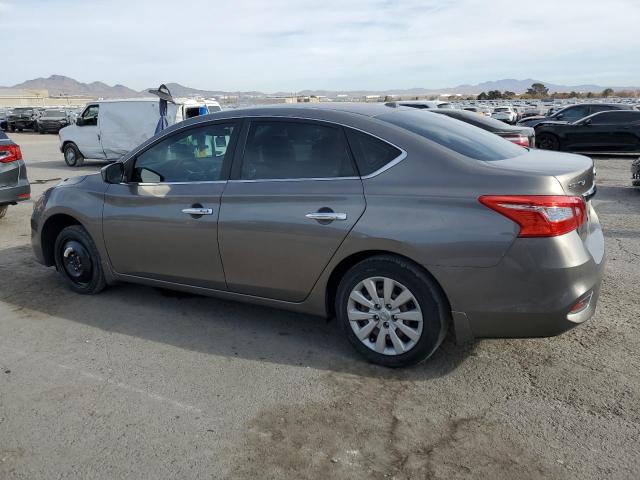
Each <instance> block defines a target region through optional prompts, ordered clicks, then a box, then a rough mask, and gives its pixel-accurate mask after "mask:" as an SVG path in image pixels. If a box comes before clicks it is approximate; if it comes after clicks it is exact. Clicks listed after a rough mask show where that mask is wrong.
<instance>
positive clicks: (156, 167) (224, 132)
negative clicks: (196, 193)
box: [131, 124, 235, 183]
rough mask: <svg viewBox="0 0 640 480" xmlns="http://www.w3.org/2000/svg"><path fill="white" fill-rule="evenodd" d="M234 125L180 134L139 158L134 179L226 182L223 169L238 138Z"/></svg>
mask: <svg viewBox="0 0 640 480" xmlns="http://www.w3.org/2000/svg"><path fill="white" fill-rule="evenodd" d="M234 130H235V126H234V125H233V124H215V125H206V126H203V127H196V128H191V129H188V130H184V131H182V132H179V133H176V134H175V135H172V136H170V137H168V138H165V139H164V140H162V141H161V142H159V143H157V144H155V145H154V146H152V147H151V148H149V149H148V150H145V151H144V152H143V153H141V154H140V155H138V157H137V158H136V160H135V164H134V168H133V174H132V178H131V180H132V181H133V182H138V183H171V182H210V181H218V180H224V179H223V178H222V171H223V170H222V167H223V163H224V160H225V157H227V149H228V147H229V143H230V141H231V138H232V136H233V135H234V133H235V132H234Z"/></svg>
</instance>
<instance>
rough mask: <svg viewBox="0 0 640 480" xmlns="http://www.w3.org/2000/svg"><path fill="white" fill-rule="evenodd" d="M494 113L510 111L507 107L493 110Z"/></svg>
mask: <svg viewBox="0 0 640 480" xmlns="http://www.w3.org/2000/svg"><path fill="white" fill-rule="evenodd" d="M493 111H494V112H509V111H510V110H509V109H508V108H507V107H498V108H494V109H493Z"/></svg>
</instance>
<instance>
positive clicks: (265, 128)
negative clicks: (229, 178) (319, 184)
mask: <svg viewBox="0 0 640 480" xmlns="http://www.w3.org/2000/svg"><path fill="white" fill-rule="evenodd" d="M355 175H356V172H355V168H354V166H353V162H352V160H351V156H350V155H349V150H348V148H347V145H346V142H345V138H344V134H343V133H342V130H341V129H340V128H336V127H333V126H328V125H323V124H319V123H312V122H286V121H257V122H252V123H251V128H250V129H249V135H248V137H247V143H246V146H245V150H244V158H243V162H242V170H241V174H240V178H242V179H244V180H271V179H274V180H275V179H281V180H284V179H300V178H339V177H352V176H355Z"/></svg>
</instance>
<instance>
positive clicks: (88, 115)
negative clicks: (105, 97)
mask: <svg viewBox="0 0 640 480" xmlns="http://www.w3.org/2000/svg"><path fill="white" fill-rule="evenodd" d="M82 121H83V124H84V125H98V105H89V106H88V107H87V108H86V110H85V111H84V112H82Z"/></svg>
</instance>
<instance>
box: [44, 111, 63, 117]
mask: <svg viewBox="0 0 640 480" xmlns="http://www.w3.org/2000/svg"><path fill="white" fill-rule="evenodd" d="M42 116H43V117H64V116H66V114H65V113H64V112H63V111H62V110H47V111H46V112H44V113H43V114H42Z"/></svg>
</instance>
